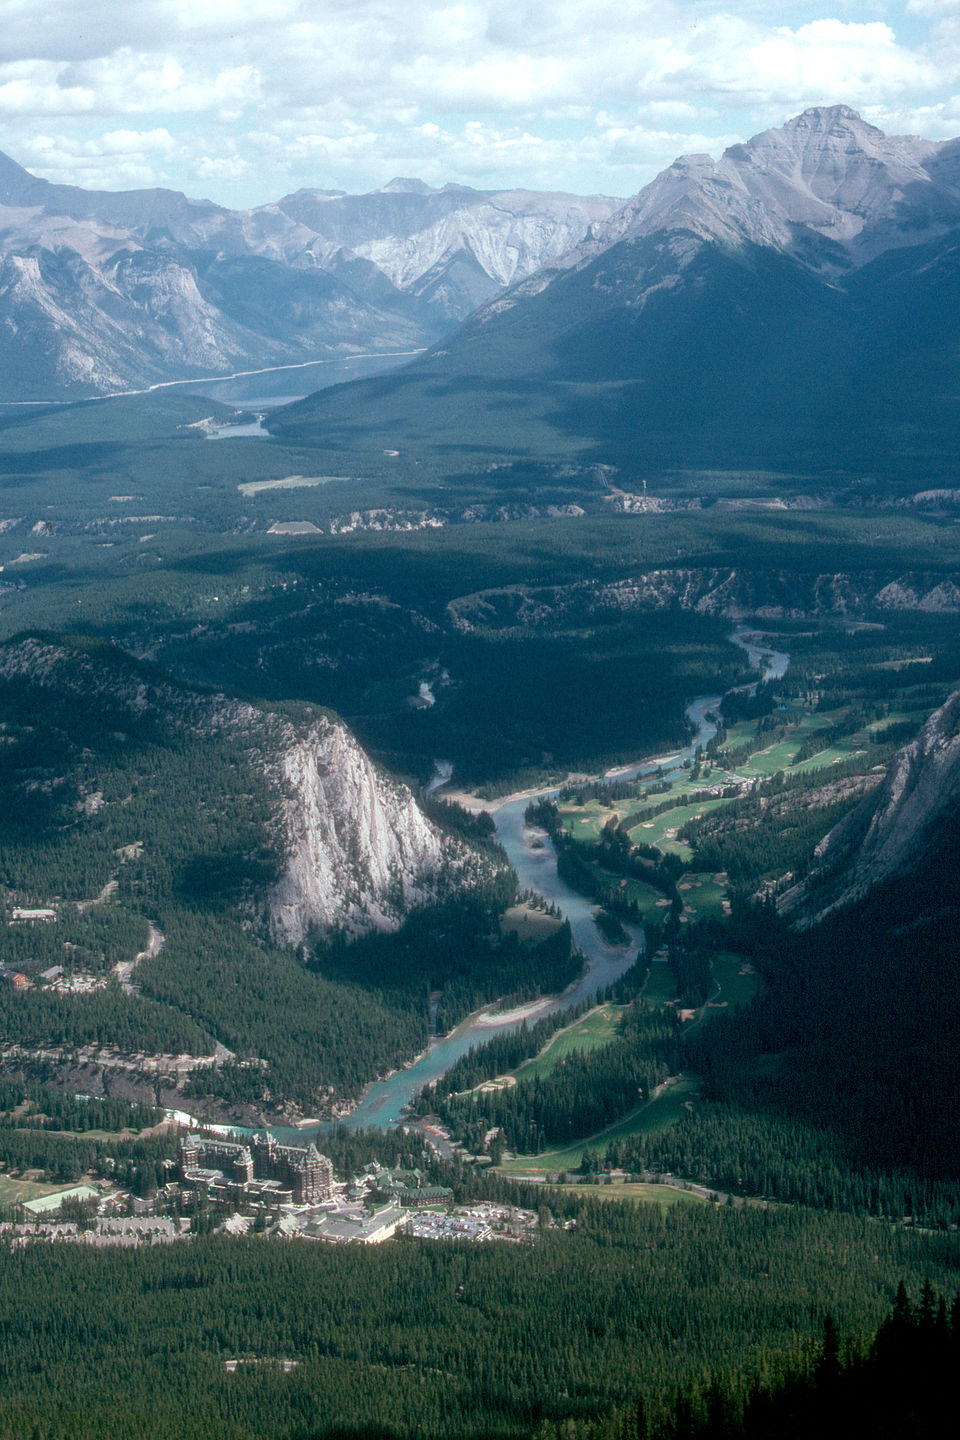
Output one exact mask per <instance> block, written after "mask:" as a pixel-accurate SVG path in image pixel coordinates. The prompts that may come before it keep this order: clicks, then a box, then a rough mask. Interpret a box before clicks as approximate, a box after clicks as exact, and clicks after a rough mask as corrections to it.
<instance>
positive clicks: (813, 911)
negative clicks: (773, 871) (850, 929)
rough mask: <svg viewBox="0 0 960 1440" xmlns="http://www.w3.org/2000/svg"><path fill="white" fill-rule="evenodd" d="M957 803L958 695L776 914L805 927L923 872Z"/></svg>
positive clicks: (829, 842) (825, 845)
mask: <svg viewBox="0 0 960 1440" xmlns="http://www.w3.org/2000/svg"><path fill="white" fill-rule="evenodd" d="M958 803H960V691H956V692H955V693H954V694H953V695H951V696H950V699H949V700H948V701H947V702H946V704H945V705H942V706H941V708H940V709H939V710H936V711H934V713H933V714H932V715H931V716H930V719H929V720H928V721H927V723H926V724H925V725H924V727H923V729H922V730H921V731H920V734H919V735H918V736H917V737H916V739H914V740H912V741H911V742H910V743H909V744H908V745H905V746H904V747H903V749H902V750H900V751H898V753H897V754H896V756H895V757H894V759H893V761H892V762H891V764H890V768H889V770H888V771H887V774H886V777H885V778H884V781H883V783H882V784H881V785H880V786H879V788H878V789H877V790H876V791H874V792H873V794H871V795H870V796H868V797H867V799H865V800H864V801H862V802H861V804H860V805H858V806H857V807H856V809H855V810H852V811H851V812H850V814H849V815H847V816H845V817H844V819H843V820H841V821H840V823H839V825H836V826H835V827H834V828H833V829H832V830H831V831H830V833H829V834H828V835H827V836H826V837H825V838H824V839H823V840H822V841H821V842H820V844H819V845H818V846H817V850H816V862H815V865H814V868H813V870H812V871H811V873H810V875H809V877H808V878H807V879H806V880H805V881H803V883H802V884H800V885H795V886H793V887H792V888H791V889H789V890H787V891H785V892H784V894H783V895H781V896H780V898H779V900H778V907H777V908H778V909H779V911H780V913H781V914H782V915H784V916H785V917H786V918H787V919H789V920H792V921H794V922H795V923H797V924H798V925H800V926H801V927H806V926H808V925H812V924H815V923H816V922H817V921H819V920H822V919H823V918H824V917H825V916H826V915H829V914H831V913H832V912H834V911H837V910H843V909H846V908H847V907H849V906H851V905H853V904H855V903H856V902H857V901H860V900H862V899H863V898H864V897H865V896H866V895H868V893H869V892H871V891H873V890H874V889H875V888H876V887H877V886H878V885H880V884H882V882H884V881H886V880H890V879H891V878H893V877H895V876H900V875H909V874H911V873H913V872H917V871H919V870H921V869H922V868H923V867H924V866H925V865H927V862H928V860H929V857H930V855H931V852H932V851H933V850H934V849H935V848H936V847H937V845H938V844H939V843H940V840H941V839H942V835H943V832H944V830H945V827H946V828H949V827H951V826H953V825H955V822H956V814H957V807H958ZM934 898H935V897H934ZM897 918H898V919H899V920H901V921H903V920H908V919H909V918H911V917H909V916H898V917H897Z"/></svg>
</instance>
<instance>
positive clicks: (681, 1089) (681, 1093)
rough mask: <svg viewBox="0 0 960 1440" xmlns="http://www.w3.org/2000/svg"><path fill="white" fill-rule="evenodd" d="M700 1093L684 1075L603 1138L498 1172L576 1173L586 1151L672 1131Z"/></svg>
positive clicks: (526, 1158)
mask: <svg viewBox="0 0 960 1440" xmlns="http://www.w3.org/2000/svg"><path fill="white" fill-rule="evenodd" d="M697 1094H698V1089H697V1082H696V1081H695V1080H691V1079H688V1078H687V1077H686V1076H681V1077H680V1079H679V1080H677V1081H676V1082H675V1083H674V1084H673V1085H668V1086H667V1088H666V1090H664V1091H663V1093H662V1094H661V1095H660V1096H659V1097H658V1098H657V1099H656V1100H653V1101H651V1102H650V1104H648V1105H642V1106H641V1107H640V1109H639V1110H635V1111H633V1112H632V1113H631V1114H630V1115H627V1116H625V1117H624V1119H623V1120H620V1121H619V1122H618V1123H616V1124H614V1125H611V1126H610V1127H609V1129H607V1130H603V1131H601V1133H600V1134H599V1135H595V1136H586V1137H585V1138H584V1139H583V1140H577V1141H574V1143H573V1144H572V1145H567V1146H565V1147H564V1149H562V1150H545V1151H544V1152H543V1154H542V1155H518V1156H517V1157H516V1159H515V1160H504V1161H503V1162H502V1163H501V1164H500V1165H499V1166H498V1167H497V1169H498V1170H500V1171H501V1172H502V1173H503V1174H504V1175H526V1174H529V1173H531V1172H534V1171H540V1170H576V1168H577V1166H578V1165H579V1164H580V1161H581V1159H582V1158H583V1152H584V1150H600V1151H604V1150H606V1148H607V1145H608V1144H609V1143H610V1141H611V1140H622V1139H625V1138H626V1137H627V1136H628V1135H655V1134H656V1133H657V1132H658V1131H660V1130H668V1129H669V1128H670V1126H671V1125H675V1124H676V1123H677V1121H678V1120H680V1119H681V1118H682V1116H683V1115H685V1114H686V1113H687V1112H686V1106H687V1104H688V1102H690V1101H691V1100H692V1099H693V1098H694V1097H695V1096H696V1095H697Z"/></svg>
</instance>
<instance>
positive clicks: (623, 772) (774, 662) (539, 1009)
mask: <svg viewBox="0 0 960 1440" xmlns="http://www.w3.org/2000/svg"><path fill="white" fill-rule="evenodd" d="M730 640H731V642H732V643H733V644H735V645H739V646H740V648H741V649H743V650H744V651H745V652H746V654H747V657H748V659H749V661H750V664H751V665H752V666H754V667H755V668H757V669H759V670H760V671H761V676H762V679H764V680H769V679H779V678H780V677H781V676H783V675H784V674H785V672H786V669H787V666H788V665H789V663H790V657H789V655H787V654H786V653H785V652H782V651H776V650H772V649H771V648H770V647H769V646H767V645H764V644H761V643H760V640H759V638H758V637H757V636H756V635H755V634H754V632H752V631H746V630H738V631H735V632H734V633H733V634H732V635H731V636H730ZM719 703H720V696H718V695H701V696H698V697H697V698H696V699H695V700H693V701H692V702H691V703H690V705H688V706H687V709H686V716H687V719H688V721H689V722H690V725H691V726H692V728H693V738H692V740H691V741H690V743H689V744H688V745H687V746H686V747H684V748H683V749H681V750H678V751H675V752H673V753H672V754H669V755H666V756H657V757H655V758H647V759H644V760H638V761H636V762H634V763H633V764H631V765H627V766H619V767H617V768H616V769H615V770H609V771H607V772H605V774H604V776H603V777H602V778H603V779H607V780H611V781H612V780H618V779H634V778H638V777H642V776H643V775H647V774H649V775H650V777H651V783H652V782H653V780H654V779H655V778H660V776H661V775H665V776H666V777H667V778H668V779H669V778H670V777H671V776H675V775H677V774H678V773H680V771H681V769H682V767H683V764H684V761H690V760H693V759H695V758H696V755H697V752H698V751H699V750H701V749H703V748H704V747H705V746H706V745H707V744H708V743H709V742H710V740H712V739H713V737H714V735H715V734H716V733H717V727H716V723H715V720H714V719H713V718H712V717H713V715H714V714H715V712H716V708H717V706H718V705H719ZM559 788H560V787H559V786H556V787H554V788H553V789H547V790H543V791H540V792H538V794H542V795H545V796H553V795H556V794H557V792H558V790H559ZM530 798H531V797H530V796H529V795H527V794H524V795H521V796H511V797H508V798H507V800H505V801H503V802H501V803H500V804H499V805H498V806H497V807H496V808H494V807H492V806H491V811H492V813H493V818H494V822H495V824H496V831H497V839H498V840H499V841H500V843H501V845H502V846H503V847H504V849H505V850H506V852H507V856H508V858H509V860H510V864H511V865H512V866H513V868H514V869H515V871H516V872H517V878H518V880H519V882H520V888H521V890H533V891H535V892H536V893H537V894H538V895H542V896H543V898H544V899H545V900H547V901H549V902H551V903H552V904H555V905H557V906H558V907H559V909H560V911H561V913H562V914H563V916H564V918H565V919H566V920H568V921H569V922H570V928H571V931H572V932H573V941H574V944H575V946H576V947H577V949H578V950H579V951H580V953H581V954H582V955H583V956H584V959H585V961H586V964H585V967H584V971H583V974H582V975H581V976H580V978H579V979H578V980H577V981H576V982H575V983H574V984H573V985H572V986H570V987H568V989H567V990H565V991H564V992H563V994H562V995H557V996H550V997H544V998H543V999H541V1000H539V1001H536V1002H534V1005H533V1006H529V1007H523V1009H522V1010H521V1011H519V1012H518V1011H515V1010H514V1011H507V1012H505V1013H503V1014H502V1015H501V1016H499V1017H498V1016H496V1014H495V1013H494V1012H495V1007H494V1006H486V1007H485V1008H484V1009H482V1010H479V1011H476V1012H475V1013H474V1014H473V1015H470V1016H468V1017H467V1019H466V1020H464V1021H463V1023H462V1024H461V1025H458V1026H457V1028H456V1029H455V1030H452V1031H451V1032H450V1034H449V1035H445V1036H443V1037H442V1038H436V1039H434V1040H432V1041H431V1043H430V1046H429V1047H428V1049H427V1050H426V1051H425V1052H424V1053H423V1054H422V1055H421V1056H420V1057H419V1058H418V1059H417V1060H416V1061H415V1062H414V1063H413V1064H412V1065H409V1066H407V1067H406V1068H404V1069H403V1070H400V1071H398V1072H397V1073H396V1074H394V1075H390V1076H388V1077H387V1078H386V1079H385V1080H381V1081H378V1082H377V1083H376V1084H374V1085H371V1086H370V1087H369V1089H368V1090H367V1092H366V1094H365V1096H364V1098H363V1100H362V1101H361V1102H360V1104H359V1105H358V1106H357V1108H356V1109H355V1110H354V1111H353V1112H352V1113H351V1114H350V1115H349V1116H347V1117H346V1119H345V1120H344V1121H343V1123H344V1124H345V1125H347V1126H348V1127H349V1128H350V1129H360V1128H363V1127H366V1126H376V1127H380V1128H384V1129H385V1128H388V1127H390V1126H391V1125H396V1124H398V1123H400V1121H401V1120H402V1118H403V1111H404V1107H405V1106H406V1105H407V1104H409V1102H410V1101H411V1100H412V1099H413V1098H414V1096H416V1095H418V1094H419V1093H420V1091H421V1090H422V1089H423V1088H424V1086H425V1085H430V1084H432V1083H433V1081H435V1080H436V1079H438V1078H439V1076H441V1075H442V1074H444V1072H445V1071H446V1070H448V1069H449V1068H450V1066H451V1065H453V1064H454V1062H455V1061H456V1060H458V1059H459V1058H460V1057H461V1056H462V1055H465V1054H466V1053H467V1051H468V1050H469V1049H470V1047H471V1045H478V1044H482V1043H483V1042H484V1041H485V1040H489V1039H491V1038H492V1037H493V1036H494V1035H497V1034H501V1033H503V1032H505V1031H508V1030H512V1029H516V1028H517V1027H518V1026H519V1025H520V1024H521V1023H522V1021H523V1018H524V1016H525V1015H530V1016H531V1018H536V1019H539V1018H541V1017H542V1016H544V1015H548V1014H551V1013H553V1012H555V1011H557V1010H565V1009H567V1008H568V1007H569V1006H571V1005H575V1004H577V1002H578V1001H580V1000H584V999H587V998H589V997H590V996H592V995H595V994H596V992H597V991H598V990H603V989H605V988H606V987H607V986H608V985H610V984H612V983H613V981H615V980H617V979H618V978H619V977H620V976H621V975H622V974H623V973H624V972H625V971H626V970H627V969H628V968H629V967H630V966H631V965H632V964H633V963H634V961H635V960H636V958H637V956H638V954H639V953H640V951H641V950H642V948H643V930H642V927H641V926H639V925H626V926H625V927H624V928H625V929H626V930H627V931H628V933H629V934H630V937H631V943H630V944H629V945H624V946H618V947H613V946H610V945H607V944H606V943H605V942H604V940H603V939H602V937H601V936H600V933H599V931H598V930H597V927H596V924H595V923H594V919H593V914H594V910H595V908H596V907H595V905H594V903H593V902H592V901H591V900H588V899H587V898H586V897H585V896H583V895H580V894H578V892H577V891H575V890H573V889H571V888H570V886H569V885H567V884H566V883H565V882H564V881H563V880H561V878H560V877H559V875H558V874H557V860H556V852H555V851H554V849H553V846H552V844H551V842H550V839H549V837H548V836H546V835H544V833H543V832H542V831H539V830H537V831H532V830H531V829H530V827H529V826H527V824H526V822H525V820H524V814H525V811H526V809H527V806H528V805H529V803H530Z"/></svg>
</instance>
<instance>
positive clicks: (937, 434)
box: [273, 105, 960, 472]
mask: <svg viewBox="0 0 960 1440" xmlns="http://www.w3.org/2000/svg"><path fill="white" fill-rule="evenodd" d="M958 291H960V141H956V140H951V141H945V142H942V143H940V144H934V143H932V142H930V141H927V140H922V139H918V138H916V137H888V136H885V135H884V134H883V133H882V132H881V131H880V130H878V129H876V128H875V127H874V126H872V125H869V124H867V123H866V122H865V121H864V120H862V119H861V118H860V116H859V115H857V114H856V112H855V111H853V110H851V109H849V108H848V107H847V106H844V105H835V106H829V107H818V108H815V109H811V110H807V111H805V112H804V113H803V114H802V115H800V116H798V117H797V118H796V119H794V120H791V121H790V122H789V123H788V124H786V125H785V126H783V127H782V128H781V129H776V130H769V131H766V132H764V133H763V134H761V135H758V136H756V137H755V138H754V139H752V140H751V141H750V142H749V143H748V144H745V145H736V146H733V147H731V148H730V149H728V150H727V151H726V152H725V153H724V155H723V156H722V158H721V159H720V160H719V161H717V162H714V161H712V160H711V159H710V158H709V157H708V156H702V155H693V156H684V157H682V158H681V159H679V160H677V161H676V162H675V163H674V164H673V165H671V166H670V167H669V168H668V169H666V170H665V171H663V172H662V174H660V175H659V176H657V178H656V179H655V180H654V181H653V182H652V183H651V184H650V185H648V186H646V187H645V189H643V190H642V191H641V192H640V193H639V194H638V195H637V196H635V197H634V198H633V199H631V200H629V201H627V202H626V204H625V205H623V206H621V207H620V208H619V209H618V210H617V211H616V212H615V213H614V214H613V215H611V216H609V217H608V218H606V219H605V220H603V221H600V222H598V223H597V224H596V225H594V226H593V228H592V229H591V232H590V234H589V235H588V236H586V237H585V238H584V239H583V240H582V241H581V242H580V243H579V244H578V245H576V246H575V247H573V249H572V250H571V251H569V252H568V253H567V255H566V256H564V257H562V259H561V260H560V261H558V262H557V263H555V264H553V265H551V266H549V267H546V268H542V269H541V270H540V271H539V272H537V273H536V274H535V275H532V276H530V277H527V278H525V279H520V280H518V281H517V283H515V284H514V285H513V286H511V287H510V288H509V289H508V290H507V291H506V292H505V293H504V294H503V295H501V296H498V297H495V298H494V299H493V300H491V301H490V302H488V303H487V304H486V305H484V306H482V307H480V309H478V310H477V311H476V312H475V313H474V314H473V315H472V316H470V317H469V318H468V319H467V320H466V321H465V322H464V323H463V324H462V325H461V326H460V327H459V329H458V330H457V331H456V332H455V333H454V334H453V335H452V336H450V337H448V338H446V339H445V340H443V342H442V343H441V344H440V345H438V346H436V347H435V348H434V349H433V351H431V352H430V353H429V354H427V355H425V356H423V357H421V358H420V359H419V360H417V361H415V362H413V363H412V364H410V365H408V366H405V367H404V369H403V370H402V371H399V372H395V373H394V374H392V375H390V376H386V377H381V378H379V379H376V380H369V381H366V382H364V383H363V384H362V385H358V386H355V387H353V388H352V389H351V390H350V392H349V401H348V402H347V401H345V400H344V398H343V395H342V393H341V392H337V391H334V392H331V393H328V394H326V395H321V396H318V397H315V398H308V399H307V400H305V401H303V402H300V404H299V405H297V406H294V407H291V408H289V409H288V410H286V411H283V412H279V413H278V414H277V415H276V417H275V419H274V422H273V428H274V429H275V430H276V432H277V433H283V434H284V435H286V436H294V435H296V436H299V437H301V438H310V437H313V438H316V437H317V436H318V435H319V434H320V433H321V428H322V434H323V437H324V442H325V443H327V444H331V443H333V444H337V443H343V444H348V443H349V444H351V445H353V446H357V445H358V444H361V443H362V437H363V434H364V432H365V431H366V428H367V427H368V426H369V425H370V424H371V423H372V421H373V418H374V417H376V423H377V425H378V426H379V431H378V434H382V433H384V432H386V431H389V433H390V434H391V435H393V436H394V437H395V439H394V440H393V442H392V443H393V444H395V445H397V446H403V445H404V444H409V445H412V444H414V443H415V439H416V437H417V436H420V435H425V436H427V437H430V438H431V440H432V443H433V444H434V446H435V447H436V446H440V445H442V444H448V443H450V442H451V439H452V436H453V433H454V431H455V430H456V431H457V432H458V433H457V443H459V444H460V445H461V446H467V447H469V446H471V445H472V446H474V447H482V446H485V447H487V448H497V449H501V450H504V449H506V450H510V449H511V448H512V449H513V451H514V453H517V454H521V455H522V454H523V453H525V449H526V450H527V451H529V437H530V436H532V435H534V434H536V436H537V446H538V449H539V451H540V453H541V454H543V453H549V451H550V450H552V451H553V453H554V454H560V453H563V454H569V453H570V452H571V450H577V451H579V452H580V453H581V454H587V455H591V456H592V457H593V458H594V459H597V460H602V461H605V462H609V463H614V464H616V465H619V466H621V467H624V468H628V469H629V468H635V469H644V470H649V469H651V468H653V467H659V468H662V469H664V470H666V469H670V468H672V467H683V466H707V465H713V464H722V465H729V464H740V465H743V464H754V465H755V464H761V465H767V466H771V465H776V466H778V467H783V466H789V467H792V468H793V469H794V470H796V469H801V470H802V469H805V468H807V469H813V468H817V469H821V470H822V469H824V468H833V469H834V470H843V469H846V468H850V467H851V466H853V465H856V466H858V467H862V466H863V464H864V463H866V464H868V465H888V464H889V463H891V457H892V456H896V457H897V460H898V463H900V464H902V465H907V466H909V467H911V468H912V469H913V470H914V471H916V470H917V469H922V468H923V467H926V466H929V470H930V471H932V472H939V471H942V470H944V469H945V468H946V469H949V468H950V466H951V465H952V464H953V461H954V459H955V452H956V443H957V442H956V424H955V412H956V385H955V373H956V359H957V352H958V348H960V323H958V319H957V317H958V315H960V307H958V305H957V303H956V302H957V299H958ZM467 394H469V395H470V403H469V405H464V403H463V397H464V396H465V395H467ZM525 438H526V442H527V443H526V446H525Z"/></svg>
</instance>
